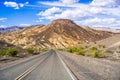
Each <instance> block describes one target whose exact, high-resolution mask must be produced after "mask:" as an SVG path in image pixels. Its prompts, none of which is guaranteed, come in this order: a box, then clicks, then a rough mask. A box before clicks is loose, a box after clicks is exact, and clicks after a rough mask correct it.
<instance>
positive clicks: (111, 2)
mask: <svg viewBox="0 0 120 80" xmlns="http://www.w3.org/2000/svg"><path fill="white" fill-rule="evenodd" d="M118 1H119V0H93V1H92V3H91V5H92V6H102V7H116V6H118V5H119V4H120V3H118Z"/></svg>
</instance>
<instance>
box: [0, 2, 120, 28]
mask: <svg viewBox="0 0 120 80" xmlns="http://www.w3.org/2000/svg"><path fill="white" fill-rule="evenodd" d="M59 18H64V19H71V20H73V21H74V22H76V23H77V24H78V25H81V26H93V27H111V28H119V27H120V0H0V27H8V26H14V25H17V26H27V25H36V24H48V23H49V22H50V21H52V20H55V19H59Z"/></svg>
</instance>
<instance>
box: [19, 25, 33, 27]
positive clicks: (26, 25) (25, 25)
mask: <svg viewBox="0 0 120 80" xmlns="http://www.w3.org/2000/svg"><path fill="white" fill-rule="evenodd" d="M30 25H31V24H20V25H19V26H24V27H25V26H30Z"/></svg>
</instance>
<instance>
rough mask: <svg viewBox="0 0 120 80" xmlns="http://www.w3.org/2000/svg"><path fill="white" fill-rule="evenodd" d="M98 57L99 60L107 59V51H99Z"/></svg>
mask: <svg viewBox="0 0 120 80" xmlns="http://www.w3.org/2000/svg"><path fill="white" fill-rule="evenodd" d="M97 57H99V58H101V57H105V51H99V52H98V54H97Z"/></svg>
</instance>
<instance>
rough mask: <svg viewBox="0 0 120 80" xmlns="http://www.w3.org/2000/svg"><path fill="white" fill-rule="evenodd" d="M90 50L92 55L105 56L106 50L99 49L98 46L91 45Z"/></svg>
mask: <svg viewBox="0 0 120 80" xmlns="http://www.w3.org/2000/svg"><path fill="white" fill-rule="evenodd" d="M89 50H90V53H91V54H90V56H91V57H97V58H101V57H105V51H102V50H98V49H97V47H91V48H90V49H89Z"/></svg>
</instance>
